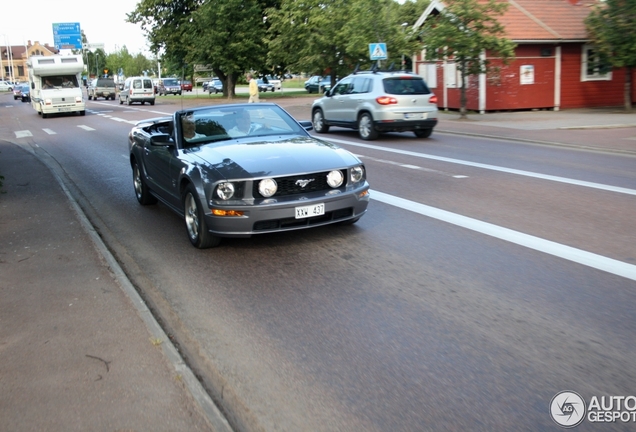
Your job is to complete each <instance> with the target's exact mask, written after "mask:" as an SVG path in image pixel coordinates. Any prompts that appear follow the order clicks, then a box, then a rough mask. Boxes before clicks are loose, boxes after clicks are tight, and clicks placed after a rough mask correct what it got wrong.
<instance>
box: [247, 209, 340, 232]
mask: <svg viewBox="0 0 636 432" xmlns="http://www.w3.org/2000/svg"><path fill="white" fill-rule="evenodd" d="M351 216H353V208H351V207H348V208H343V209H338V210H335V211H332V212H326V213H325V214H324V215H321V216H316V217H310V218H304V219H296V218H285V219H271V220H264V221H259V222H256V223H255V224H254V231H275V230H281V231H283V230H288V229H294V228H301V227H307V226H312V225H320V224H325V223H329V222H333V221H337V220H341V219H347V218H350V217H351Z"/></svg>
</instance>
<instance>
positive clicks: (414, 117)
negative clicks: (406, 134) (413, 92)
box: [404, 113, 426, 120]
mask: <svg viewBox="0 0 636 432" xmlns="http://www.w3.org/2000/svg"><path fill="white" fill-rule="evenodd" d="M404 118H405V119H407V120H417V119H425V118H426V113H406V114H404Z"/></svg>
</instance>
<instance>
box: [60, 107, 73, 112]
mask: <svg viewBox="0 0 636 432" xmlns="http://www.w3.org/2000/svg"><path fill="white" fill-rule="evenodd" d="M57 110H58V111H59V112H64V111H70V110H71V109H70V108H58V109H57Z"/></svg>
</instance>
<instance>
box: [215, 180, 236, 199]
mask: <svg viewBox="0 0 636 432" xmlns="http://www.w3.org/2000/svg"><path fill="white" fill-rule="evenodd" d="M216 195H217V196H218V197H219V198H221V199H222V200H229V199H230V198H232V197H233V196H234V185H233V184H232V183H230V182H225V183H219V184H218V185H217V186H216Z"/></svg>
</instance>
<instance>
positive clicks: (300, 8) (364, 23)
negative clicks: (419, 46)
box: [267, 0, 423, 82]
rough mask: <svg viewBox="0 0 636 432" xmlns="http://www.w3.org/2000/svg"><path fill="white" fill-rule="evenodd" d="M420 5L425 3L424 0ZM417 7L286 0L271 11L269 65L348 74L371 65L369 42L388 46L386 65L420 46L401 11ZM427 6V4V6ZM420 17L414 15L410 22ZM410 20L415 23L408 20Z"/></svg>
mask: <svg viewBox="0 0 636 432" xmlns="http://www.w3.org/2000/svg"><path fill="white" fill-rule="evenodd" d="M418 3H422V0H419V1H418ZM408 8H413V4H412V2H407V4H406V5H400V4H399V3H397V2H395V1H393V0H304V1H302V2H301V1H296V0H281V2H280V5H279V7H278V8H271V9H269V10H267V19H268V22H270V23H271V26H270V28H269V54H268V63H270V64H285V65H287V67H288V68H289V69H291V70H293V71H298V72H300V71H302V72H309V73H313V74H320V75H323V74H329V75H331V79H332V82H333V80H334V79H335V78H336V76H340V77H342V76H345V75H347V74H349V73H350V72H351V71H352V70H353V68H354V67H355V66H356V65H357V64H360V65H361V66H362V67H364V66H365V65H370V63H371V61H370V59H369V44H370V43H373V42H384V43H386V44H387V48H388V51H389V55H390V58H389V60H388V62H387V63H390V62H392V61H393V62H396V61H397V62H399V61H400V58H401V56H402V54H405V53H409V54H410V53H412V52H414V51H415V50H416V44H415V40H414V39H409V33H408V32H406V31H405V29H404V27H403V26H402V23H404V22H409V20H408V19H406V20H405V18H404V14H403V13H402V14H401V13H400V11H402V10H404V9H408ZM422 9H423V8H422ZM414 16H416V15H411V16H410V20H413V17H414ZM409 24H411V23H409Z"/></svg>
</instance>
